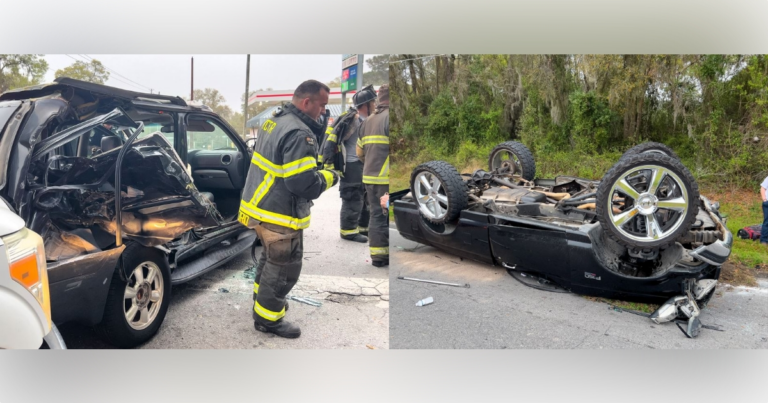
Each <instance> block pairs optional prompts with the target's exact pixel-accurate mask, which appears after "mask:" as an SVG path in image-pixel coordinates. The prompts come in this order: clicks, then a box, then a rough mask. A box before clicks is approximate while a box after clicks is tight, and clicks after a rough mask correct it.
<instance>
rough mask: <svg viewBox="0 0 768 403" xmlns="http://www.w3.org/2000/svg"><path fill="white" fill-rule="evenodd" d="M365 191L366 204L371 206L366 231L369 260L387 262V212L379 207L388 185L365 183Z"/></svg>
mask: <svg viewBox="0 0 768 403" xmlns="http://www.w3.org/2000/svg"><path fill="white" fill-rule="evenodd" d="M365 191H366V192H367V193H368V205H369V206H370V208H371V222H370V229H369V231H368V244H369V246H370V249H371V260H374V261H384V262H387V263H389V225H388V224H387V222H388V221H389V220H388V217H387V216H388V214H387V213H385V212H384V209H382V208H381V197H382V196H384V193H387V192H388V191H389V185H365Z"/></svg>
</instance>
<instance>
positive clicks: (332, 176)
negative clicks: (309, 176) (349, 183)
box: [318, 169, 339, 189]
mask: <svg viewBox="0 0 768 403" xmlns="http://www.w3.org/2000/svg"><path fill="white" fill-rule="evenodd" d="M318 172H319V173H320V174H322V175H323V177H324V178H325V184H326V187H325V188H326V189H330V188H331V187H333V186H334V185H335V184H337V183H339V173H338V171H334V170H332V169H321V170H320V171H318Z"/></svg>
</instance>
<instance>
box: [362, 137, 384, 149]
mask: <svg viewBox="0 0 768 403" xmlns="http://www.w3.org/2000/svg"><path fill="white" fill-rule="evenodd" d="M357 144H358V145H361V147H362V145H366V144H389V136H365V137H363V138H361V139H360V140H358V142H357Z"/></svg>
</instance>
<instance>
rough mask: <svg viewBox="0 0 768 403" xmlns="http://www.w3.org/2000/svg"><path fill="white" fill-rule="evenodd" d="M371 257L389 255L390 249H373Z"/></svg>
mask: <svg viewBox="0 0 768 403" xmlns="http://www.w3.org/2000/svg"><path fill="white" fill-rule="evenodd" d="M371 255H372V256H373V255H389V247H388V246H387V247H384V248H374V247H371Z"/></svg>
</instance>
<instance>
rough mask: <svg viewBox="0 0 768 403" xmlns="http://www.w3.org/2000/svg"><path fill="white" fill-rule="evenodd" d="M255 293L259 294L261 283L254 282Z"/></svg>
mask: <svg viewBox="0 0 768 403" xmlns="http://www.w3.org/2000/svg"><path fill="white" fill-rule="evenodd" d="M253 293H254V294H258V293H259V284H258V283H253Z"/></svg>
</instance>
